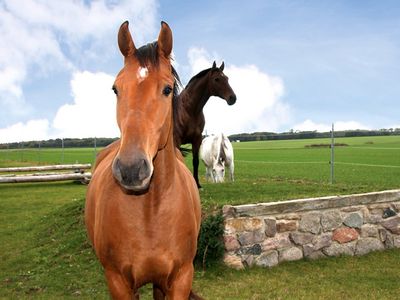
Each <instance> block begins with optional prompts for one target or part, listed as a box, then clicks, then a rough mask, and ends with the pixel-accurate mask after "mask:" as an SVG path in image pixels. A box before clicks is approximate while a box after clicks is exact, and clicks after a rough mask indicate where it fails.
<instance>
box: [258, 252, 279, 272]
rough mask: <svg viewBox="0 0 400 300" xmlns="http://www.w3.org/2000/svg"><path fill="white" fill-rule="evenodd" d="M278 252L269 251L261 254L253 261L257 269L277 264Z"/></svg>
mask: <svg viewBox="0 0 400 300" xmlns="http://www.w3.org/2000/svg"><path fill="white" fill-rule="evenodd" d="M278 262H279V261H278V251H276V250H270V251H267V252H263V253H262V254H261V255H260V256H258V257H257V258H256V259H255V264H256V265H257V266H259V267H269V268H270V267H273V266H276V265H277V264H278Z"/></svg>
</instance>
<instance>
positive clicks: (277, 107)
mask: <svg viewBox="0 0 400 300" xmlns="http://www.w3.org/2000/svg"><path fill="white" fill-rule="evenodd" d="M188 57H189V63H190V65H191V69H192V75H194V74H196V73H198V72H199V71H201V70H202V69H206V68H210V67H211V65H212V62H213V60H217V61H219V59H218V56H217V55H216V54H213V55H210V54H209V53H208V52H207V51H206V50H205V49H202V48H191V49H190V50H189V52H188ZM224 73H225V74H226V75H227V76H228V77H229V83H230V85H231V87H232V89H233V90H234V92H235V94H236V96H237V101H236V103H235V104H234V105H233V106H228V105H227V104H226V102H225V101H224V100H221V99H220V98H216V97H211V98H210V99H209V101H208V102H207V104H206V106H205V107H204V115H205V118H206V125H205V130H207V132H208V133H217V132H224V133H226V134H232V133H241V132H254V131H278V130H279V129H280V128H281V126H283V125H285V124H287V122H288V121H289V120H290V107H289V105H288V104H286V103H284V102H283V101H282V96H283V94H284V84H283V81H282V79H281V78H279V77H277V76H271V75H268V74H266V73H264V72H262V71H261V70H259V69H258V68H257V66H255V65H246V66H234V65H229V62H226V64H225V70H224Z"/></svg>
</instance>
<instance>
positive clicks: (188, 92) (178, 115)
mask: <svg viewBox="0 0 400 300" xmlns="http://www.w3.org/2000/svg"><path fill="white" fill-rule="evenodd" d="M223 71H224V63H223V62H222V64H221V66H220V67H219V68H218V67H217V66H216V64H215V62H214V63H213V66H212V67H211V68H209V69H206V70H203V71H201V72H200V73H198V74H197V75H195V76H193V77H192V79H190V81H189V83H188V84H187V86H186V87H185V89H184V90H183V91H182V92H181V93H180V95H179V96H178V97H177V98H176V101H175V104H174V107H175V109H174V139H175V145H176V146H177V147H179V146H181V145H182V144H188V143H190V144H192V154H193V176H194V179H195V180H196V184H197V187H198V188H201V185H200V182H199V149H200V145H201V141H202V138H203V137H202V133H203V130H204V124H205V119H204V114H203V108H204V105H206V103H207V101H208V99H209V98H210V97H211V96H218V97H220V98H222V99H225V100H226V102H227V103H228V104H229V105H233V104H234V103H235V102H236V95H235V93H234V92H233V90H232V88H231V86H230V85H229V82H228V77H227V76H226V75H225V74H224V73H223Z"/></svg>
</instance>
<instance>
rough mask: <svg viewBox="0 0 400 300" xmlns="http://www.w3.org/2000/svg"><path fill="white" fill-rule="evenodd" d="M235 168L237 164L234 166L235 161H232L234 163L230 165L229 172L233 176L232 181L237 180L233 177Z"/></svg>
mask: <svg viewBox="0 0 400 300" xmlns="http://www.w3.org/2000/svg"><path fill="white" fill-rule="evenodd" d="M234 169H235V166H234V164H233V162H232V164H231V165H230V166H229V174H230V176H231V181H235V178H234V177H233V171H234Z"/></svg>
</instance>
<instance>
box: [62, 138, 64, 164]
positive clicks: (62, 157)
mask: <svg viewBox="0 0 400 300" xmlns="http://www.w3.org/2000/svg"><path fill="white" fill-rule="evenodd" d="M61 148H62V149H61V164H63V163H64V138H62V139H61Z"/></svg>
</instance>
